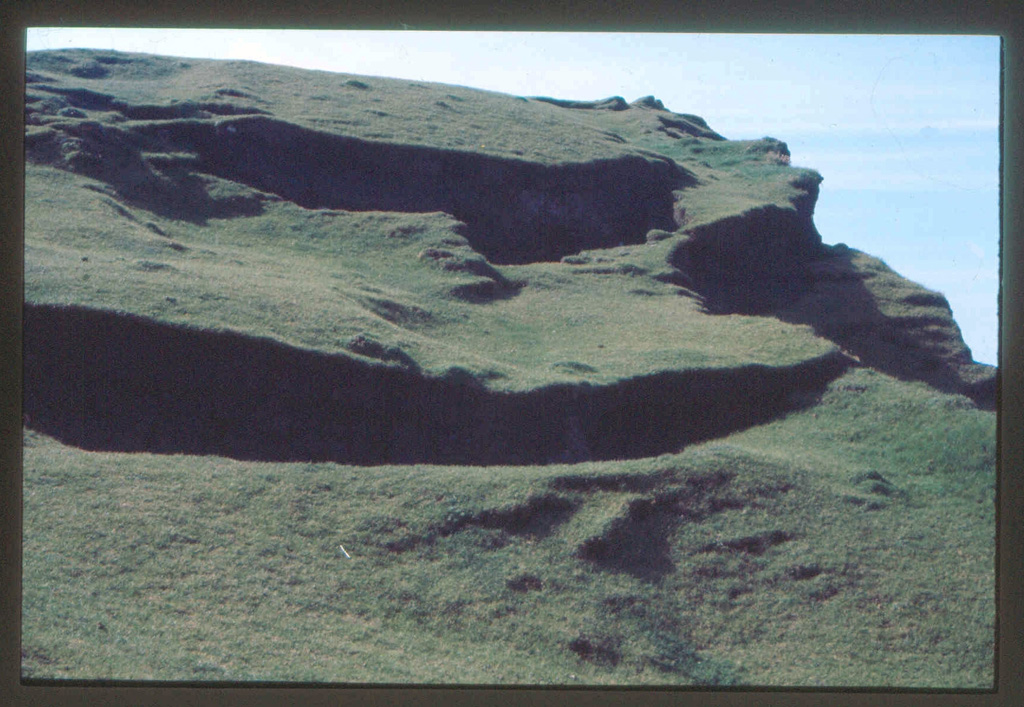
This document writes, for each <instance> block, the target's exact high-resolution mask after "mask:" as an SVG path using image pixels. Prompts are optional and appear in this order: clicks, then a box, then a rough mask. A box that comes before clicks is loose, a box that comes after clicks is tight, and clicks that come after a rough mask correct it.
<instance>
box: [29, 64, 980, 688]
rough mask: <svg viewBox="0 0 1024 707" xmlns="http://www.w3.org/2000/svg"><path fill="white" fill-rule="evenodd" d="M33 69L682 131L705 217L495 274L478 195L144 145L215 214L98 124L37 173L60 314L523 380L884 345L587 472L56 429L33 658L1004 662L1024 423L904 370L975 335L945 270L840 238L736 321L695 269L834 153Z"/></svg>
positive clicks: (299, 90)
mask: <svg viewBox="0 0 1024 707" xmlns="http://www.w3.org/2000/svg"><path fill="white" fill-rule="evenodd" d="M62 56H63V57H64V59H61V58H60V57H62ZM33 62H34V63H32V65H31V66H30V69H31V70H33V71H36V72H37V73H41V74H42V76H43V77H44V78H50V79H52V81H51V82H50V84H49V85H51V86H57V87H62V86H63V87H65V88H67V87H76V88H82V87H86V88H89V89H90V90H94V91H96V92H99V93H103V94H109V95H112V96H115V97H116V98H117V100H119V101H122V102H123V103H125V104H126V105H129V106H130V108H129V109H128V112H129V113H130V112H132V111H135V112H136V113H135V114H136V115H137V116H138V115H139V111H141V112H142V113H146V114H147V115H150V117H151V118H152V117H153V116H163V117H161V118H160V119H161V120H164V119H166V120H179V121H181V120H184V121H187V120H198V121H203V120H221V119H222V118H223V119H228V118H227V117H226V114H223V115H222V114H216V113H214V114H211V115H202V114H200V112H201V111H202V110H207V109H204V108H202V105H201V104H208V108H209V107H210V106H212V108H211V110H222V111H223V110H224V108H223V106H222V105H221V104H225V103H231V104H232V105H234V106H235V107H236V109H237V108H238V107H248V108H250V109H259V110H261V111H266V112H267V113H270V114H272V115H273V116H275V117H276V118H277V119H280V120H284V121H288V122H291V123H293V124H296V125H300V126H304V127H307V128H312V129H315V130H318V131H321V132H329V133H335V134H339V135H349V136H355V137H358V138H362V139H365V140H376V141H382V142H385V141H390V142H399V143H404V144H409V145H419V146H428V147H433V148H442V149H446V150H458V151H471V152H475V153H480V154H483V155H487V156H490V157H501V158H511V159H517V160H523V161H529V162H533V163H536V164H539V165H547V166H550V165H565V164H570V163H577V164H578V163H581V162H594V161H596V160H600V159H611V158H618V157H622V156H624V155H630V154H632V155H637V154H640V155H644V156H646V157H647V158H648V159H652V160H657V159H662V158H665V157H667V158H670V159H672V160H674V161H675V162H676V163H677V164H678V165H679V166H680V167H682V168H683V169H685V170H687V171H689V172H690V173H691V174H692V175H693V176H694V181H693V184H692V185H690V186H687V187H686V188H682V189H680V190H678V191H677V192H676V193H675V198H676V206H677V207H682V208H685V215H686V219H685V223H684V224H682V225H681V226H680V228H679V229H678V230H677V231H675V232H668V231H659V230H654V231H652V232H651V233H650V234H649V238H648V242H646V243H642V244H636V245H622V246H620V247H610V248H603V249H597V250H586V251H583V252H580V253H575V254H572V255H570V256H568V257H565V258H563V259H562V260H561V261H557V262H537V263H532V264H526V265H494V264H492V263H488V262H487V261H486V260H484V258H483V257H482V256H481V255H480V254H479V253H477V252H476V251H474V250H473V248H471V247H470V245H469V243H468V241H467V240H466V238H465V237H464V236H463V235H461V234H462V233H465V230H464V227H463V226H462V225H461V224H459V223H458V222H457V221H455V219H454V218H453V217H451V216H448V215H446V214H442V213H385V212H377V211H365V212H346V211H332V210H326V209H304V208H301V207H300V206H298V205H296V204H294V203H291V202H288V201H285V200H282V199H280V198H277V197H273V196H272V195H268V194H260V193H258V192H256V191H255V190H253V189H251V188H249V187H247V186H245V185H242V184H238V183H234V182H230V181H227V180H224V179H218V178H215V177H211V176H209V175H197V174H194V173H192V174H190V172H189V170H190V169H191V167H190V166H189V164H190V161H191V160H193V157H192V155H191V153H190V152H188V150H186V149H185V148H184V147H182V146H181V145H168V147H167V151H166V152H155V153H149V154H146V155H144V156H139V160H140V161H139V162H138V163H135V162H132V163H131V164H126V165H120V166H119V167H118V168H113V167H112V168H111V172H110V175H108V176H112V178H113V177H116V178H117V180H120V181H119V182H118V183H121V182H123V181H125V180H130V179H132V178H137V177H139V176H140V175H141V174H143V172H145V170H146V169H150V168H151V167H152V168H154V169H156V172H159V173H160V174H161V175H163V177H161V179H164V178H166V180H167V181H166V184H165V186H166V185H169V186H170V189H169V190H168V191H167V193H166V194H164V195H163V196H164V197H166V198H168V199H171V198H175V199H185V201H186V202H188V200H190V199H194V200H195V204H196V208H195V210H193V211H189V210H188V209H185V210H178V211H175V210H174V209H169V210H168V209H164V210H163V211H161V209H160V208H158V207H160V206H161V204H160V203H158V201H159V200H157V202H155V203H151V204H150V205H151V206H153V210H152V211H150V210H147V208H145V207H144V206H143V205H142V203H140V202H138V201H136V202H130V201H129V200H126V199H124V198H122V197H121V196H120V195H119V193H118V192H117V191H116V190H115V189H114V188H112V187H111V186H109V185H107V184H104V183H103V182H102V181H99V180H98V179H90V178H87V177H85V176H82V175H81V174H74V173H72V172H70V171H67V170H66V169H64V167H67V166H68V164H73V163H74V159H77V155H78V153H77V152H76V150H77V149H78V148H77V147H76V146H75V145H76V143H74V142H73V141H71V140H67V141H65V142H64V143H63V144H61V147H60V150H65V149H66V154H65V153H63V152H62V155H61V156H57V155H54V156H53V157H52V159H51V160H49V162H47V161H46V160H38V161H36V162H33V163H30V164H28V165H27V180H26V204H27V213H26V237H25V281H26V292H25V296H26V300H27V301H28V302H29V303H34V304H75V305H83V306H87V307H93V308H98V309H104V310H112V311H117V312H123V313H131V314H136V315H140V316H143V317H146V318H148V319H152V320H156V321H158V322H161V323H164V324H167V325H172V326H187V327H192V328H196V329H200V330H217V331H224V330H232V331H238V332H242V333H245V334H249V335H251V336H254V337H261V338H267V339H273V340H277V341H280V342H283V343H286V344H289V345H292V346H296V347H300V348H304V349H308V350H311V351H316V352H322V353H332V354H334V353H341V354H343V355H345V356H351V357H355V358H359V359H360V360H365V361H366V362H370V361H372V360H376V359H383V360H384V361H385V363H386V364H387V365H393V366H403V367H408V368H414V369H417V370H419V371H420V372H421V373H422V374H423V375H426V376H436V377H441V376H448V377H449V378H456V379H457V378H460V377H462V378H465V377H467V376H468V377H471V378H473V379H475V380H476V381H477V382H479V383H480V384H481V385H484V386H486V387H487V388H488V389H490V390H491V391H494V392H508V391H528V390H536V389H539V388H544V387H546V386H553V385H558V384H572V385H580V384H584V383H590V384H595V385H610V384H614V383H617V382H621V381H624V380H627V379H631V378H637V377H641V376H649V375H654V374H658V373H661V372H666V371H701V370H709V369H724V370H729V369H739V368H741V367H744V368H745V367H749V366H750V365H752V364H753V365H762V366H766V367H784V366H793V365H796V364H799V363H801V362H806V361H810V360H816V359H819V358H820V357H822V356H824V355H826V354H828V353H829V352H831V351H834V350H835V349H836V347H837V346H843V347H844V348H846V349H848V350H851V351H853V352H854V353H855V354H858V355H860V356H861V357H862V359H865V363H866V364H868V365H871V366H874V368H868V367H864V368H851V369H849V370H848V371H847V372H846V373H845V374H844V375H842V376H841V377H839V378H838V379H836V380H834V381H833V382H832V383H831V384H829V385H828V387H827V389H825V390H824V391H823V392H822V393H821V395H820V397H816V398H814V399H807V400H805V401H804V402H805V403H806V405H805V406H804V407H803V408H801V409H800V410H798V411H795V412H791V413H790V414H788V415H785V416H781V417H777V418H776V419H774V420H772V421H770V422H768V423H767V424H763V425H760V426H757V427H751V428H749V429H746V430H743V431H740V432H736V433H733V434H731V435H728V436H724V435H723V436H720V437H719V438H718V439H714V440H712V441H709V442H706V443H704V444H699V445H694V446H690V447H688V448H686V449H682V450H678V451H677V453H672V454H665V455H662V456H658V457H650V458H642V459H630V460H612V461H603V462H585V463H578V464H571V465H560V464H551V465H547V466H498V465H496V466H487V467H443V466H429V465H407V466H372V467H355V466H344V465H339V464H329V463H322V464H319V463H318V464H307V463H290V464H286V463H266V462H245V461H237V460H232V459H226V458H220V457H213V456H185V455H164V456H161V455H154V454H148V453H132V454H128V453H119V452H88V451H83V450H81V449H77V448H74V447H71V446H66V445H63V444H61V443H59V442H58V441H56V440H54V439H52V438H50V437H47V436H44V435H42V434H40V433H39V432H36V431H32V430H31V429H29V430H26V433H25V449H24V459H25V463H24V502H25V505H24V574H23V577H24V584H23V591H24V605H23V645H22V655H23V661H22V670H23V675H24V676H26V677H29V678H42V679H45V678H57V679H86V680H88V679H97V678H103V679H115V680H151V679H152V680H185V681H249V680H269V681H314V682H345V683H376V684H379V683H462V684H503V685H506V684H530V685H533V684H536V685H572V684H593V685H646V686H652V685H701V686H733V685H762V686H805V687H806V686H830V687H889V688H891V687H901V688H986V687H989V686H991V684H992V679H993V655H994V653H993V651H994V622H995V601H994V554H995V538H994V527H995V524H994V481H995V479H994V477H995V429H996V424H995V413H994V412H990V411H986V410H982V409H979V408H977V407H975V405H974V404H973V403H972V402H971V401H970V400H968V399H967V398H964V397H962V396H959V395H952V394H946V393H943V392H940V391H939V389H937V388H936V387H929V386H928V385H925V384H924V383H913V382H907V381H906V380H900V379H898V378H897V377H894V376H890V375H886V374H885V373H884V372H882V371H890V372H892V371H896V372H898V373H899V372H901V371H903V370H904V368H906V369H907V370H911V372H913V370H912V369H913V366H912V365H911V364H912V363H913V362H909V363H908V362H906V361H901V360H900V357H901V356H907V355H909V353H912V352H916V351H918V350H927V351H928V352H930V354H929V355H933V356H934V357H936V358H937V360H941V361H954V360H956V359H957V356H960V355H961V353H962V341H960V339H959V333H958V331H957V330H955V324H953V323H952V319H951V316H950V315H949V313H948V307H945V305H944V301H943V300H942V299H941V297H939V296H938V295H936V294H935V293H929V292H927V291H925V290H923V288H920V287H919V286H917V285H914V284H913V283H909V282H907V281H906V280H904V279H903V278H901V277H899V276H898V275H897V274H895V273H893V272H892V271H891V270H889V269H888V268H887V267H886V266H885V265H884V263H881V261H878V260H876V259H874V258H871V257H870V256H867V255H865V254H862V253H859V252H857V251H854V250H849V249H847V250H844V251H842V252H840V249H836V252H835V253H833V255H832V257H829V258H825V259H822V260H819V261H815V264H814V265H813V267H814V268H816V269H817V270H816V271H815V277H816V278H817V279H816V280H815V281H814V283H813V285H812V286H811V288H810V290H809V292H808V293H807V294H806V295H805V296H804V297H802V298H801V299H799V300H797V301H796V302H794V303H792V304H791V305H790V306H789V307H788V308H786V309H783V310H780V311H778V312H776V315H777V316H744V315H738V314H730V315H711V314H709V313H708V312H707V311H706V309H705V307H704V302H703V301H702V299H701V297H700V295H699V294H698V293H696V292H694V291H693V290H692V289H691V288H689V287H687V286H685V282H682V281H681V279H680V278H685V275H686V273H680V272H678V271H673V268H672V267H671V265H670V263H671V262H673V261H672V259H673V255H674V253H676V252H677V250H678V249H679V247H680V245H681V244H684V243H685V242H687V239H688V238H690V237H691V236H690V235H688V234H687V233H686V231H687V230H688V229H691V228H694V227H698V226H701V225H704V224H711V223H714V222H716V221H719V220H721V219H724V218H728V217H735V216H742V215H749V214H751V213H756V211H757V210H758V209H764V208H765V207H774V208H778V209H785V210H791V211H792V210H795V209H796V207H795V206H794V202H799V201H800V199H801V198H802V197H806V195H807V194H808V192H809V191H813V189H812V187H816V185H817V180H818V177H817V174H816V173H815V172H813V171H811V170H801V169H797V168H793V167H788V166H786V165H784V164H779V159H778V158H777V157H774V156H773V153H774V151H775V150H777V149H778V146H777V145H776V144H775V143H773V142H772V141H769V140H762V141H722V140H717V139H714V138H713V136H705V137H694V136H687V135H682V134H673V133H672V132H666V131H665V130H663V129H662V128H664V127H665V125H664V124H663V121H662V120H661V119H662V118H666V117H668V118H669V119H671V120H677V122H678V121H679V120H682V119H686V117H685V116H679V115H677V114H672V113H669V112H666V111H656V110H651V109H646V108H631V109H629V110H625V111H610V110H578V109H565V108H559V107H557V106H554V105H551V104H549V103H546V102H543V101H537V100H526V99H522V98H518V97H512V96H503V95H500V94H492V93H487V92H480V91H475V90H471V89H467V88H461V87H452V86H442V85H439V84H415V83H411V82H407V81H397V80H393V79H383V78H377V77H353V76H348V75H337V74H328V73H324V72H304V71H299V70H295V69H287V68H284V67H268V66H261V65H258V64H254V63H249V62H227V63H223V62H206V61H199V60H177V59H170V58H160V57H140V56H134V57H132V60H131V61H127V60H126V57H125V56H124V55H119V56H114V55H107V54H106V53H96V52H67V53H55V54H47V55H41V54H40V55H36V57H34V58H33ZM104 71H106V72H107V74H106V75H105V76H101V74H103V73H104ZM76 72H77V74H78V75H77V76H76ZM90 76H92V77H93V78H90ZM72 77H74V78H72ZM32 91H33V92H34V93H33V95H30V100H33V99H34V98H37V99H38V101H36V102H39V101H53V100H57V99H55V98H54V94H53V93H52V92H50V93H47V92H45V91H42V90H39V89H38V87H36V88H34V89H32ZM92 100H94V101H97V100H98V99H96V98H95V97H93V99H92ZM102 103H103V101H98V103H97V105H100V104H102ZM442 104H443V105H442ZM218 106H220V107H218ZM108 108H110V106H107V107H106V108H104V107H103V106H102V105H100V107H95V106H93V107H85V108H82V109H81V110H82V111H83V112H84V113H85V114H86V117H85V118H80V117H74V116H69V115H64V116H55V115H50V116H48V117H41V118H40V117H38V115H37V117H36V119H35V124H32V125H30V126H29V127H28V139H29V142H30V143H31V142H32V141H33V140H37V141H41V142H45V141H46V140H49V139H50V138H51V137H52V135H54V134H63V133H61V131H66V130H68V129H69V128H75V129H77V127H78V126H79V125H80V122H81V121H82V120H95V121H98V122H100V123H117V122H132V121H136V120H138V121H141V120H142V118H138V117H137V118H126V117H125V115H124V113H123V112H120V111H118V110H112V109H109V110H108ZM172 114H174V115H178V116H179V117H178V118H174V117H168V116H171V115H172ZM154 119H155V118H154ZM687 120H688V119H687ZM51 131H53V132H51ZM54 144H57V143H54ZM657 156H661V157H657ZM62 160H64V161H62ZM67 160H70V162H67ZM66 162H67V163H66ZM62 165H63V167H61V166H62ZM140 165H141V166H140ZM147 165H148V166H147ZM157 168H158V169H157ZM156 172H153V174H156ZM168 175H170V176H168ZM174 175H177V176H174ZM183 175H184V176H183ZM175 180H177V181H175ZM161 183H163V182H161ZM189 190H191V191H189ZM179 192H180V193H179ZM182 194H185V196H184V197H183V196H182ZM158 212H159V213H158ZM161 213H162V214H163V215H161ZM174 214H177V217H175V216H174ZM670 282H672V283H673V284H669V283H670ZM488 288H489V289H488ZM467 293H468V294H467ZM474 293H475V294H474ZM481 293H482V294H481ZM886 327H888V328H886ZM894 331H895V332H897V333H898V334H899V336H895V335H894V334H893V332H894ZM887 336H888V337H889V339H886V338H885V337H887ZM899 337H903V338H899ZM893 342H896V343H893ZM908 342H909V343H910V344H913V346H909V345H908ZM866 352H867V353H870V354H872V355H873V356H875V358H873V359H870V360H868V359H869V357H868V356H867V355H866ZM915 355H916V354H915ZM378 362H379V361H378ZM901 366H903V367H901ZM958 375H959V374H958ZM963 375H964V376H965V377H966V376H967V374H963ZM972 375H973V374H972ZM978 375H980V374H978ZM903 377H904V378H913V377H914V376H913V375H907V376H903ZM918 378H921V376H918ZM958 380H959V379H958ZM680 402H681V403H685V402H688V401H680ZM637 424H638V425H657V424H659V420H640V421H637ZM342 546H344V548H345V551H347V552H348V553H349V555H350V557H347V556H346V555H345V553H344V552H343V551H342Z"/></svg>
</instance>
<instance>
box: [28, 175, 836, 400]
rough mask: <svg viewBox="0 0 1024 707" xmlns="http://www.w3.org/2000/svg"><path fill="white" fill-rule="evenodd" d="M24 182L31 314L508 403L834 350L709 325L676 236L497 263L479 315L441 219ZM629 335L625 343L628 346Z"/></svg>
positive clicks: (781, 332)
mask: <svg viewBox="0 0 1024 707" xmlns="http://www.w3.org/2000/svg"><path fill="white" fill-rule="evenodd" d="M26 183H27V193H26V203H27V204H28V207H27V216H26V237H25V245H26V299H27V300H29V301H31V302H35V303H48V304H66V303H76V304H81V305H86V306H90V307H95V308H101V309H112V310H116V311H123V312H130V313H133V314H139V315H142V316H146V317H149V318H152V319H155V320H158V321H163V322H167V323H171V324H177V325H185V326H192V327H201V328H206V329H232V330H235V331H242V332H245V333H249V334H252V335H255V336H269V337H272V338H275V339H277V340H280V341H283V342H286V343H289V344H292V345H296V346H300V347H303V348H307V349H311V350H316V351H325V352H331V353H336V352H345V351H347V350H349V343H350V341H351V340H352V338H353V337H356V336H359V335H368V336H370V337H372V338H373V339H375V340H378V341H380V342H382V343H384V344H386V345H390V346H393V347H396V348H397V349H398V350H400V351H402V352H404V353H405V354H406V355H408V356H410V357H411V358H412V359H413V360H415V361H416V363H417V364H418V365H419V366H420V367H421V368H422V369H423V370H424V371H426V372H428V373H433V374H435V375H443V374H444V373H445V372H446V371H448V370H450V369H451V368H456V367H457V368H462V369H465V370H467V371H470V372H472V373H473V374H475V375H477V376H478V377H479V378H480V379H481V380H482V381H483V382H484V383H485V384H486V385H488V386H489V387H492V388H494V389H498V390H528V389H531V388H536V387H541V386H544V385H549V384H552V383H561V382H573V383H575V382H578V381H579V380H581V379H585V380H590V381H591V382H594V383H599V384H602V383H611V382H614V381H617V380H621V379H624V378H631V377H636V376H641V375H647V374H651V373H655V372H658V371H663V370H679V369H699V368H715V367H732V366H741V365H746V364H751V363H753V364H762V365H780V366H784V365H792V364H795V363H798V362H800V361H805V360H808V359H812V358H815V357H817V356H821V355H822V354H824V353H826V352H828V351H829V350H830V349H831V348H832V346H831V344H829V342H827V341H825V340H823V339H820V338H818V337H816V336H814V335H813V333H812V332H811V331H810V330H809V329H808V328H806V327H795V326H792V325H788V324H784V323H782V322H780V321H778V320H775V319H769V318H764V317H744V316H739V315H736V316H729V317H716V316H711V315H708V314H706V313H704V312H703V310H702V307H701V304H700V302H699V301H698V300H697V299H696V298H694V297H681V296H679V295H678V294H676V290H677V288H676V287H674V286H672V285H667V284H665V283H663V282H660V281H658V280H657V279H655V277H654V276H656V275H658V274H659V273H662V272H664V271H665V270H666V269H667V267H668V266H667V264H666V261H667V258H668V253H669V252H670V249H671V248H672V246H673V244H674V240H672V239H667V240H662V241H657V242H653V243H650V244H645V245H637V246H625V247H622V248H617V249H611V250H606V251H596V252H593V253H591V254H590V255H589V256H588V255H586V254H584V255H583V256H580V257H579V258H577V259H576V263H575V264H573V263H539V264H536V265H522V266H501V267H499V268H497V269H494V268H492V269H493V270H494V272H495V273H497V275H496V276H497V277H501V278H504V280H505V281H506V283H507V284H505V285H504V287H505V288H506V289H507V290H508V293H507V296H505V297H499V298H498V299H496V300H494V301H491V302H487V303H484V304H480V303H475V302H471V301H466V300H465V299H464V298H460V297H458V296H455V295H453V290H455V289H456V288H458V287H462V286H466V285H473V284H478V283H480V282H487V281H488V280H490V279H493V276H492V278H488V277H487V276H486V275H480V274H476V273H473V272H471V271H468V270H467V269H465V268H459V269H446V268H445V267H444V266H443V263H445V262H450V261H460V260H461V261H462V262H470V263H472V262H473V261H476V262H477V263H480V264H484V265H486V264H485V261H483V260H482V259H481V258H480V256H479V255H477V254H476V253H475V252H474V251H473V250H472V249H471V248H470V247H469V246H468V244H467V243H466V240H465V238H463V237H462V236H459V235H458V233H457V232H456V229H457V222H455V221H454V220H453V219H452V218H450V217H448V216H445V215H443V214H393V213H383V212H363V213H354V212H343V211H327V210H307V209H301V208H299V207H297V206H294V205H293V204H290V203H286V202H271V203H269V204H267V206H266V209H265V211H264V213H263V214H261V215H259V216H249V217H244V218H233V219H210V220H209V221H208V222H207V223H206V224H205V225H196V224H190V223H184V222H181V221H173V220H170V219H162V218H160V217H157V216H155V215H153V214H151V213H148V212H145V211H143V210H141V209H135V208H132V207H130V206H128V205H126V204H122V203H119V202H118V201H116V200H115V199H114V198H113V197H112V196H109V195H105V194H103V193H102V192H101V191H97V189H101V186H100V185H99V183H98V182H94V181H91V180H84V179H82V178H81V177H75V176H72V175H70V174H68V173H66V172H62V171H60V170H56V169H54V168H51V167H44V166H35V165H29V167H28V179H27V180H26ZM87 187H95V188H87ZM58 203H60V204H61V207H60V208H55V205H56V204H58ZM154 227H155V228H156V229H158V230H159V233H158V232H157V231H155V230H154ZM431 249H433V250H443V251H445V252H448V253H453V254H454V255H455V257H454V258H448V259H446V260H444V261H441V263H442V264H440V265H439V264H438V261H436V260H435V259H434V258H431V257H429V256H428V255H425V253H427V252H429V251H430V250H431ZM580 260H584V261H586V262H582V263H580V262H579V261H580ZM487 267H488V268H490V267H491V266H487ZM625 340H628V341H629V342H630V346H629V347H628V348H623V347H620V346H617V345H616V342H619V341H625ZM564 364H569V365H564ZM575 364H581V365H575Z"/></svg>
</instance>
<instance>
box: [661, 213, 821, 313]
mask: <svg viewBox="0 0 1024 707" xmlns="http://www.w3.org/2000/svg"><path fill="white" fill-rule="evenodd" d="M686 233H687V235H688V236H689V237H688V238H687V240H685V241H683V242H682V243H681V244H680V245H679V246H677V247H676V248H675V250H674V251H673V253H672V254H671V256H670V262H671V264H672V265H673V266H675V267H676V268H677V269H678V270H679V271H681V272H683V273H687V274H688V275H689V277H690V280H691V283H692V287H693V288H694V289H695V290H696V291H697V292H699V293H700V295H701V297H702V298H703V300H704V303H705V307H706V308H707V310H708V311H709V312H710V313H713V314H733V313H739V314H753V315H765V314H770V313H772V312H773V311H774V310H777V309H779V308H780V307H783V306H786V305H787V304H790V303H792V302H793V301H795V300H796V299H798V298H799V297H800V296H801V295H803V294H804V293H806V292H807V290H808V288H809V287H810V284H811V277H810V274H809V272H808V270H807V266H808V264H809V263H811V262H812V261H814V260H816V259H818V258H820V257H821V256H822V254H823V251H822V246H821V236H820V235H819V234H818V232H817V230H816V229H815V227H814V223H813V221H812V219H811V216H810V214H809V213H807V214H805V213H801V212H800V211H799V210H794V209H784V208H781V207H778V206H763V207H759V208H756V209H751V210H750V211H747V212H744V213H742V214H737V215H736V216H730V217H727V218H724V219H720V220H718V221H715V222H713V223H709V224H705V225H702V226H698V227H695V228H692V229H689V230H688V231H687V232H686Z"/></svg>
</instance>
